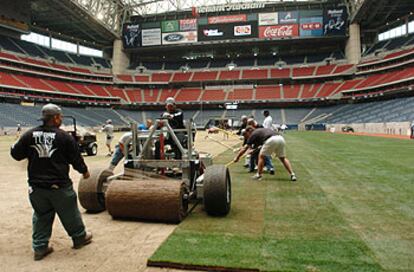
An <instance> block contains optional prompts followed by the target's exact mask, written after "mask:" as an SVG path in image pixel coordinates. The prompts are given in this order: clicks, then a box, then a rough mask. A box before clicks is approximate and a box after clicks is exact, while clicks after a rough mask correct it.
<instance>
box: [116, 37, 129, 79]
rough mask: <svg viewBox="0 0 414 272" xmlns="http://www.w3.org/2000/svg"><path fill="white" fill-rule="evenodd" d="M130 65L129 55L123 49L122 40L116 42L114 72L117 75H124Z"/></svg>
mask: <svg viewBox="0 0 414 272" xmlns="http://www.w3.org/2000/svg"><path fill="white" fill-rule="evenodd" d="M128 65H129V58H128V55H127V54H126V53H125V52H124V50H123V47H122V40H115V41H114V49H113V52H112V72H113V73H114V74H116V75H119V74H124V73H125V72H126V70H127V68H128Z"/></svg>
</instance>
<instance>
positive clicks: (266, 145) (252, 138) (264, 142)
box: [234, 126, 296, 181]
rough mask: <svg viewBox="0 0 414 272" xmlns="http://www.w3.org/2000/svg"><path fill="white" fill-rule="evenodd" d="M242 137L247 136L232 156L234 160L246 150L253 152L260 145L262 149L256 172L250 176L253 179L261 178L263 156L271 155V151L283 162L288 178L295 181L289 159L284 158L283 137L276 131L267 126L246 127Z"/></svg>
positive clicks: (236, 160) (237, 159) (284, 144)
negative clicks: (242, 144) (244, 142)
mask: <svg viewBox="0 0 414 272" xmlns="http://www.w3.org/2000/svg"><path fill="white" fill-rule="evenodd" d="M244 137H245V138H247V141H246V145H245V146H243V147H242V148H241V149H240V151H239V154H237V156H236V157H235V158H234V162H238V161H239V159H240V158H241V156H243V154H244V153H246V151H247V152H248V153H251V152H253V151H254V150H255V149H256V148H258V147H260V146H262V149H261V150H260V153H259V162H258V166H257V173H256V175H254V176H253V177H252V178H253V179H255V180H261V178H262V174H263V167H264V163H265V156H271V155H272V154H273V153H275V154H276V156H277V157H278V158H279V160H280V161H281V162H282V163H283V166H284V167H285V168H286V170H287V171H288V172H289V174H290V180H291V181H296V175H295V173H293V170H292V166H291V165H290V162H289V160H288V159H287V158H286V155H285V153H286V151H285V146H286V143H285V139H284V138H283V137H282V136H281V135H278V134H277V132H275V131H273V130H272V129H268V128H257V129H255V128H254V127H251V126H249V127H247V128H246V130H245V132H244Z"/></svg>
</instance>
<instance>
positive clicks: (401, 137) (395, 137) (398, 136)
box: [336, 132, 411, 140]
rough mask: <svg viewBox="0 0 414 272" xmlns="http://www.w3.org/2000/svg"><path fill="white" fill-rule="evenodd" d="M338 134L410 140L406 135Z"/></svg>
mask: <svg viewBox="0 0 414 272" xmlns="http://www.w3.org/2000/svg"><path fill="white" fill-rule="evenodd" d="M336 133H339V134H347V135H355V136H372V137H383V138H390V139H403V140H411V138H410V136H406V135H391V134H379V133H365V132H349V133H346V132H336Z"/></svg>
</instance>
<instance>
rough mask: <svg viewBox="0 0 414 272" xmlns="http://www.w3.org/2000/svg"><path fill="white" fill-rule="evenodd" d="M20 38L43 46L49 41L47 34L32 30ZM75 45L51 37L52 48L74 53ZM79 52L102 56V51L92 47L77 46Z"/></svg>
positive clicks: (47, 45)
mask: <svg viewBox="0 0 414 272" xmlns="http://www.w3.org/2000/svg"><path fill="white" fill-rule="evenodd" d="M22 40H25V41H28V42H32V43H35V44H39V45H41V46H45V47H49V42H50V38H49V37H48V36H45V35H41V34H37V33H33V32H32V33H30V34H28V35H23V36H22ZM76 47H77V45H76V44H74V43H71V42H66V41H62V40H59V39H54V38H52V48H54V49H58V50H63V51H68V52H71V53H76V52H77V50H76ZM79 54H81V55H88V56H94V57H102V56H103V53H102V51H101V50H96V49H94V48H90V47H86V46H79Z"/></svg>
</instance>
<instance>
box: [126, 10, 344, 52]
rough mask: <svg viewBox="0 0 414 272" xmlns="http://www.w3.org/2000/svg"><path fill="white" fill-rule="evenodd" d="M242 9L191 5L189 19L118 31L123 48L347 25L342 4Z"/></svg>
mask: <svg viewBox="0 0 414 272" xmlns="http://www.w3.org/2000/svg"><path fill="white" fill-rule="evenodd" d="M245 5H247V4H245ZM220 7H222V8H220ZM212 8H213V7H209V8H208V9H207V8H204V9H202V8H200V11H204V12H207V11H209V10H210V9H212ZM214 8H215V9H217V10H229V8H231V9H233V10H237V6H236V4H230V5H228V8H227V9H226V6H224V7H223V5H222V6H215V7H214ZM242 9H243V6H241V7H240V8H239V9H238V10H239V12H241V13H239V14H226V15H214V16H206V15H205V16H203V15H200V14H199V13H198V12H197V10H196V9H195V8H194V9H193V16H194V18H190V19H178V20H165V21H157V22H144V23H126V24H124V25H123V32H122V39H123V44H124V48H125V49H132V48H140V47H151V46H170V45H177V44H206V43H210V42H211V43H213V42H217V41H235V40H239V41H252V40H256V41H261V40H278V39H298V38H312V37H323V36H345V35H346V30H347V26H348V23H347V21H348V13H347V9H346V8H345V7H337V8H332V9H313V10H291V11H279V12H256V13H251V12H246V13H243V12H242V11H241V10H242Z"/></svg>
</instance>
